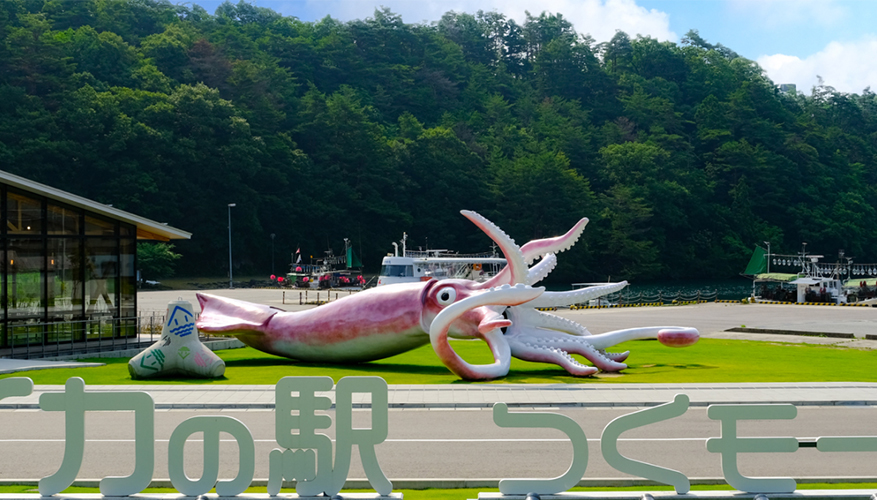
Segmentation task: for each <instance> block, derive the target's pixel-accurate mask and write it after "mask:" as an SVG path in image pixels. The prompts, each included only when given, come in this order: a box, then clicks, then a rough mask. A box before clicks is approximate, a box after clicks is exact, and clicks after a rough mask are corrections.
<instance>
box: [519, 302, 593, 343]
mask: <svg viewBox="0 0 877 500" xmlns="http://www.w3.org/2000/svg"><path fill="white" fill-rule="evenodd" d="M506 314H507V315H508V317H509V319H511V321H512V324H513V325H515V324H521V325H528V326H534V327H538V328H545V329H549V330H557V331H561V332H565V333H567V334H570V335H576V336H581V337H589V336H590V335H591V332H589V331H588V329H587V328H585V326H584V325H582V324H580V323H576V322H575V321H573V320H570V319H566V318H562V317H560V316H555V315H553V314H548V313H544V312H541V311H537V310H535V309H528V308H524V307H509V308H508V310H507V311H506ZM510 330H511V332H514V331H515V328H514V326H512V327H510ZM510 335H514V333H510Z"/></svg>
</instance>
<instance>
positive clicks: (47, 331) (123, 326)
mask: <svg viewBox="0 0 877 500" xmlns="http://www.w3.org/2000/svg"><path fill="white" fill-rule="evenodd" d="M164 321H165V316H164V314H152V315H147V316H138V317H133V318H112V317H110V318H93V319H86V320H75V321H55V322H48V323H22V324H9V325H7V326H6V338H5V341H6V342H5V347H2V348H0V358H13V359H35V358H48V357H58V356H69V355H79V354H82V355H88V354H93V353H99V352H109V351H122V350H127V349H141V348H145V347H148V346H150V345H152V344H153V343H155V342H156V341H157V340H158V339H159V338H160V337H161V329H162V326H163V325H164ZM200 337H201V340H202V341H203V340H208V339H209V338H210V336H208V335H204V334H200Z"/></svg>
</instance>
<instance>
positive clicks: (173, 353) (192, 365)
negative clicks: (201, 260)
mask: <svg viewBox="0 0 877 500" xmlns="http://www.w3.org/2000/svg"><path fill="white" fill-rule="evenodd" d="M128 373H130V374H131V378H134V379H142V378H153V377H162V376H168V375H180V376H184V377H199V378H216V377H221V376H222V375H223V374H224V373H225V361H223V360H222V359H220V358H219V356H217V355H216V354H215V353H214V352H213V351H211V350H210V349H208V348H207V347H206V346H205V345H204V344H202V343H201V341H200V340H198V329H197V328H196V327H195V313H194V312H193V308H192V304H191V302H189V301H186V300H182V299H180V300H178V301H176V302H169V303H168V305H167V315H166V321H165V323H164V325H163V326H162V329H161V338H160V339H158V342H156V343H154V344H152V345H151V346H150V347H149V348H147V349H146V350H144V351H143V352H141V353H140V354H138V355H136V356H134V357H133V358H131V361H129V362H128Z"/></svg>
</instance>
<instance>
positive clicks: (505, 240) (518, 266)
mask: <svg viewBox="0 0 877 500" xmlns="http://www.w3.org/2000/svg"><path fill="white" fill-rule="evenodd" d="M460 213H461V214H463V216H464V217H466V218H467V219H469V220H470V221H472V222H473V223H474V224H475V225H476V226H478V228H479V229H481V230H482V231H484V233H485V234H487V235H488V236H489V237H490V239H492V240H493V241H494V242H495V243H496V244H497V245H499V248H500V250H502V254H503V255H505V258H506V263H507V265H506V267H505V269H503V271H505V270H506V269H507V270H508V271H509V273H510V274H509V276H508V279H507V280H506V281H499V282H495V281H494V280H493V279H491V280H489V281H488V282H487V283H484V284H483V285H482V288H483V289H485V290H486V289H488V288H491V287H493V286H496V285H497V284H499V283H502V284H517V283H524V282H525V281H526V280H527V263H526V262H525V261H524V254H523V252H521V249H520V248H519V247H518V245H516V244H515V240H513V239H512V238H511V237H509V235H507V234H506V233H505V232H503V230H502V229H500V228H499V226H497V225H496V224H494V223H493V222H490V221H489V220H487V219H485V218H484V217H483V216H481V215H480V214H478V213H476V212H472V211H470V210H461V211H460ZM500 274H502V273H500ZM497 276H499V275H497Z"/></svg>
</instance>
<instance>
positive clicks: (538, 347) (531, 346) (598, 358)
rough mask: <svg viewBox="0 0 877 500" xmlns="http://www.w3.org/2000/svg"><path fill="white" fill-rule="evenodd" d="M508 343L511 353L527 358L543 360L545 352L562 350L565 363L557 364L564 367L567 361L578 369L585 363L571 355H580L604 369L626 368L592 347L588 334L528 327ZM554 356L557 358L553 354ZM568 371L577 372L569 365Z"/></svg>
mask: <svg viewBox="0 0 877 500" xmlns="http://www.w3.org/2000/svg"><path fill="white" fill-rule="evenodd" d="M509 346H510V348H511V352H512V356H515V357H516V358H520V359H525V360H528V361H542V362H546V361H547V360H546V359H545V358H546V356H545V355H544V353H545V352H551V353H555V354H556V353H557V352H558V351H559V352H561V353H562V356H561V357H562V358H563V359H566V360H567V361H566V362H564V363H557V364H559V365H560V366H562V367H563V368H567V366H568V365H569V364H570V363H571V364H573V365H574V366H576V368H578V366H579V365H580V366H585V365H581V363H579V362H578V361H576V360H575V359H574V358H572V356H571V354H578V355H580V356H583V357H584V358H585V359H587V360H588V361H590V362H591V363H593V364H594V366H595V367H596V368H599V369H600V370H603V371H619V370H623V369H625V368H627V365H625V364H623V363H618V362H616V361H614V360H612V359H610V358H609V357H607V356H605V355H604V354H603V353H601V352H600V351H599V350H598V349H596V348H594V346H593V345H591V344H590V342H588V340H587V337H576V336H572V335H566V334H563V333H559V332H553V331H550V330H545V331H538V332H537V331H533V330H527V331H526V333H523V334H520V335H518V336H517V337H515V338H513V339H509ZM554 357H556V355H555V356H554ZM596 368H592V369H591V370H587V371H589V372H590V373H588V374H592V373H594V372H596V371H597V370H596ZM567 371H569V372H570V373H571V374H573V375H579V374H580V373H577V372H576V371H571V370H569V369H568V368H567ZM577 371H581V369H580V368H579V370H577Z"/></svg>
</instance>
